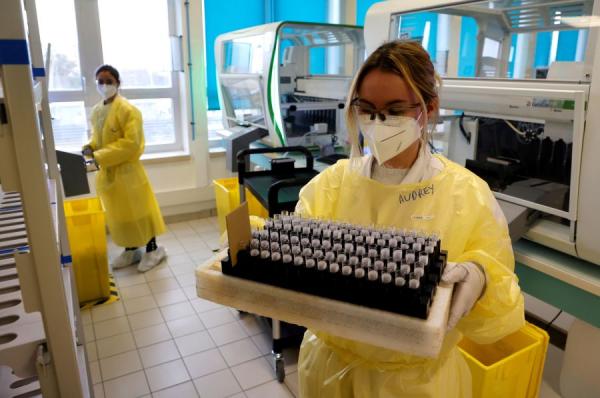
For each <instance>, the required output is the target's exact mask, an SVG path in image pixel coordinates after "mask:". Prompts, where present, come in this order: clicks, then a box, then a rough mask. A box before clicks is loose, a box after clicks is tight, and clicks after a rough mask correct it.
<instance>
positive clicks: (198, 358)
mask: <svg viewBox="0 0 600 398" xmlns="http://www.w3.org/2000/svg"><path fill="white" fill-rule="evenodd" d="M183 361H184V362H185V366H186V367H187V370H188V372H189V373H190V376H192V379H196V378H198V377H202V376H206V375H208V374H211V373H214V372H216V371H219V370H223V369H227V364H226V363H225V360H224V359H223V357H222V356H221V354H220V353H219V350H217V349H216V348H215V349H212V350H208V351H204V352H200V353H198V354H194V355H190V356H189V357H185V358H183Z"/></svg>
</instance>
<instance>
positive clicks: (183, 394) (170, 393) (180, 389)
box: [152, 381, 204, 398]
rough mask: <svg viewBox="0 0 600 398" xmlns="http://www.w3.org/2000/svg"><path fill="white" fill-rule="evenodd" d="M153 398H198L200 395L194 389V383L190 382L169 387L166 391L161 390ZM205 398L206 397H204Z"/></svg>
mask: <svg viewBox="0 0 600 398" xmlns="http://www.w3.org/2000/svg"><path fill="white" fill-rule="evenodd" d="M152 397H153V398H197V397H198V393H197V392H196V388H195V387H194V383H192V382H191V381H188V382H186V383H183V384H178V385H176V386H173V387H169V388H167V389H165V390H160V391H157V392H155V393H153V394H152ZM202 398H204V396H202Z"/></svg>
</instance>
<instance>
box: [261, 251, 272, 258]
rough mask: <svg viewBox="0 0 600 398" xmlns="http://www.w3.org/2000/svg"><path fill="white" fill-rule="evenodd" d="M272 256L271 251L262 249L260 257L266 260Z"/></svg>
mask: <svg viewBox="0 0 600 398" xmlns="http://www.w3.org/2000/svg"><path fill="white" fill-rule="evenodd" d="M269 257H271V252H270V251H268V250H261V251H260V258H262V259H263V260H266V259H267V258H269Z"/></svg>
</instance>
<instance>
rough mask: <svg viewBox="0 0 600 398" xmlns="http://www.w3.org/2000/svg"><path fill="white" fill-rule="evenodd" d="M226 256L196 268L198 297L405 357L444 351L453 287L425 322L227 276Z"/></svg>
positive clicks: (440, 291)
mask: <svg viewBox="0 0 600 398" xmlns="http://www.w3.org/2000/svg"><path fill="white" fill-rule="evenodd" d="M226 255H227V253H226V251H222V252H221V253H219V254H217V255H216V257H214V258H212V259H211V260H209V261H207V262H206V263H204V264H202V265H200V266H198V268H197V269H196V290H197V293H198V296H199V297H201V298H203V299H206V300H210V301H214V302H216V303H219V304H222V305H226V306H230V307H234V308H236V309H239V310H242V311H246V312H249V313H252V314H257V315H262V316H265V317H269V318H274V319H279V320H282V321H286V322H289V323H294V324H297V325H302V326H305V327H307V328H310V329H312V330H319V331H323V332H326V333H329V334H332V335H335V336H340V337H344V338H347V339H352V340H356V341H361V342H364V343H368V344H372V345H376V346H380V347H383V348H387V349H391V350H396V351H401V352H403V353H406V354H411V355H417V356H422V357H431V358H434V357H436V356H437V355H438V354H439V352H440V349H441V346H442V342H443V340H444V336H445V334H446V324H447V322H448V311H449V308H450V299H451V297H452V287H449V286H445V285H443V284H442V285H439V286H438V288H437V292H436V295H435V299H434V300H433V304H432V306H431V310H430V313H429V318H428V319H427V320H423V319H418V318H413V317H409V316H406V315H399V314H394V313H391V312H387V311H382V310H377V309H370V308H367V307H362V306H359V305H354V304H349V303H345V302H341V301H337V300H331V299H327V298H322V297H319V296H314V295H309V294H305V293H299V292H296V291H293V290H287V289H282V288H278V287H275V286H271V285H267V284H263V283H258V282H254V281H250V280H246V279H241V278H237V277H232V276H228V275H224V274H223V273H222V272H221V263H220V260H221V259H222V258H224V257H225V256H226Z"/></svg>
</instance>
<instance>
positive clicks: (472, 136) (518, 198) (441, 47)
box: [365, 0, 600, 264]
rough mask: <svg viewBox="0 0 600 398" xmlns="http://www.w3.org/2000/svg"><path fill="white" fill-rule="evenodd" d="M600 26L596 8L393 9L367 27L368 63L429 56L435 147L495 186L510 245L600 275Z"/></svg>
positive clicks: (530, 4) (591, 1) (387, 7)
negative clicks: (406, 44)
mask: <svg viewBox="0 0 600 398" xmlns="http://www.w3.org/2000/svg"><path fill="white" fill-rule="evenodd" d="M599 18H600V1H595V0H575V1H566V0H557V1H551V2H548V1H541V0H531V1H523V2H517V1H496V0H492V1H462V2H460V1H459V2H456V1H442V0H423V1H420V2H407V1H401V0H390V1H385V2H380V3H376V4H374V5H373V6H372V7H371V8H370V9H369V11H368V13H367V16H366V20H365V46H366V52H367V55H368V54H370V53H372V52H373V51H374V50H375V49H376V48H377V47H378V46H380V45H381V44H382V43H384V42H386V41H389V40H396V39H402V40H418V41H420V42H421V44H422V45H423V47H424V48H425V49H427V50H428V51H429V53H430V55H431V58H432V61H433V63H434V65H435V67H436V70H437V72H438V73H439V74H440V75H441V76H442V78H443V84H442V88H441V91H440V100H441V103H440V107H441V111H440V118H439V120H438V124H437V125H436V126H435V129H434V133H433V137H432V144H433V145H434V147H435V148H436V149H437V150H438V151H440V152H443V153H444V154H445V155H446V156H448V157H449V158H450V159H451V160H453V161H455V162H457V163H459V164H461V165H463V166H465V167H467V168H468V169H470V170H471V171H473V172H475V173H476V174H478V175H479V176H480V177H482V178H483V179H485V180H486V181H487V182H488V184H489V185H490V187H491V188H492V190H493V191H494V195H495V196H496V198H497V199H498V201H499V204H500V206H501V208H502V210H503V211H504V214H505V215H506V217H507V219H508V221H509V224H510V227H511V237H512V238H513V239H518V238H520V237H521V236H524V237H526V238H527V239H529V240H531V241H534V242H537V243H540V244H543V245H546V246H549V247H552V248H553V249H556V250H560V251H562V252H565V253H568V254H571V255H573V256H577V257H580V258H582V259H585V260H587V261H591V262H593V263H596V264H600V246H599V245H598V244H597V242H598V238H597V235H598V234H597V231H598V225H600V211H598V209H597V206H598V199H597V198H598V197H600V184H598V183H597V182H596V181H597V176H598V170H600V157H599V156H598V151H599V150H600V134H596V132H597V131H598V130H599V129H600V113H598V112H597V109H600V103H599V102H600V97H599V96H598V95H594V94H595V93H598V92H599V91H600V62H598V61H597V60H596V56H597V55H598V54H600V51H599V49H600V41H599V40H598V29H597V28H595V27H596V26H597V21H598V19H599ZM567 36H569V37H570V40H572V46H570V48H569V51H571V53H570V55H569V57H570V58H569V59H571V61H570V62H562V61H561V60H560V59H559V58H560V57H563V58H564V54H563V55H561V53H560V51H563V52H564V50H565V48H564V47H565V46H567V44H564V43H566V42H561V43H563V44H562V47H560V46H559V42H560V40H563V38H565V37H567ZM543 40H548V44H549V46H550V48H549V50H548V52H549V55H548V57H547V58H543V57H542V58H543V59H542V60H541V61H540V54H536V53H538V52H539V50H536V43H537V42H538V41H539V42H542V41H543ZM557 61H560V62H557ZM540 62H541V63H542V64H547V65H548V66H544V67H540ZM536 65H537V67H536Z"/></svg>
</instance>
